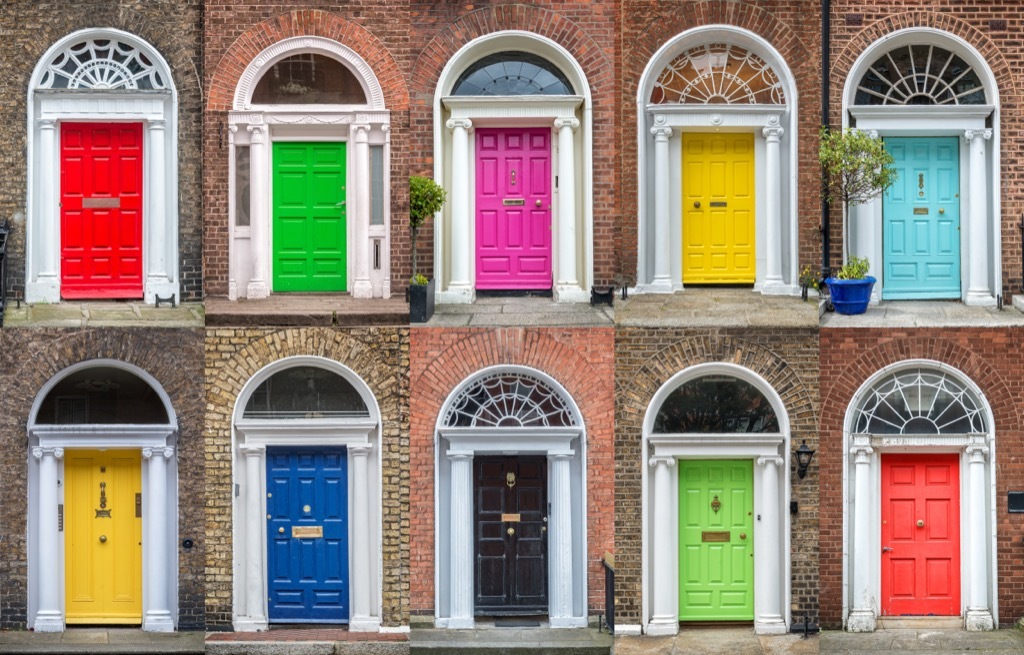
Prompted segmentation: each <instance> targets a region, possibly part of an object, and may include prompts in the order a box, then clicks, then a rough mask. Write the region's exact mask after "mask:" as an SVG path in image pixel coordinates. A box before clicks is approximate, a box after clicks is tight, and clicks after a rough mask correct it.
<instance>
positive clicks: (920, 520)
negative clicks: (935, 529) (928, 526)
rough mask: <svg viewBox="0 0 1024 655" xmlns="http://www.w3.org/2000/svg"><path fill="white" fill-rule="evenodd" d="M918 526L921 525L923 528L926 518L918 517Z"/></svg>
mask: <svg viewBox="0 0 1024 655" xmlns="http://www.w3.org/2000/svg"><path fill="white" fill-rule="evenodd" d="M917 527H919V528H923V527H924V519H917Z"/></svg>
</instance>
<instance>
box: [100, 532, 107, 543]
mask: <svg viewBox="0 0 1024 655" xmlns="http://www.w3.org/2000/svg"><path fill="white" fill-rule="evenodd" d="M100 543H101V544H105V543H107V535H105V534H101V535H100Z"/></svg>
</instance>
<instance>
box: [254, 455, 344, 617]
mask: <svg viewBox="0 0 1024 655" xmlns="http://www.w3.org/2000/svg"><path fill="white" fill-rule="evenodd" d="M267 517H268V519H267V561H268V565H267V580H268V582H269V586H270V589H269V592H268V596H269V597H270V601H269V603H268V610H269V614H268V618H269V619H270V621H272V622H276V623H347V622H348V618H349V575H348V525H347V522H348V460H347V453H346V451H345V449H344V448H317V449H315V450H314V449H311V448H288V449H285V448H267Z"/></svg>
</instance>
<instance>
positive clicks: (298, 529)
mask: <svg viewBox="0 0 1024 655" xmlns="http://www.w3.org/2000/svg"><path fill="white" fill-rule="evenodd" d="M323 536H324V526H322V525H293V526H292V539H323Z"/></svg>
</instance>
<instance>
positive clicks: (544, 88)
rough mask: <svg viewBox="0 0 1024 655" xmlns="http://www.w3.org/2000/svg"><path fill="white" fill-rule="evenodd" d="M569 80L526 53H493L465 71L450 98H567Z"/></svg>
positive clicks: (551, 65) (548, 64) (540, 58)
mask: <svg viewBox="0 0 1024 655" xmlns="http://www.w3.org/2000/svg"><path fill="white" fill-rule="evenodd" d="M573 94H574V91H573V88H572V84H570V83H569V78H567V77H566V76H565V74H564V73H562V71H560V70H559V69H558V68H557V67H556V66H555V65H554V64H552V63H551V62H550V61H548V60H547V59H544V58H543V57H538V56H537V55H534V54H531V53H529V52H496V53H494V54H493V55H487V56H486V57H484V58H482V59H479V60H477V61H476V62H475V63H474V64H473V65H472V66H470V67H469V68H467V69H466V70H465V72H463V73H462V75H460V76H459V79H458V80H457V81H456V82H455V86H454V87H453V88H452V95H453V96H570V95H573Z"/></svg>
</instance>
